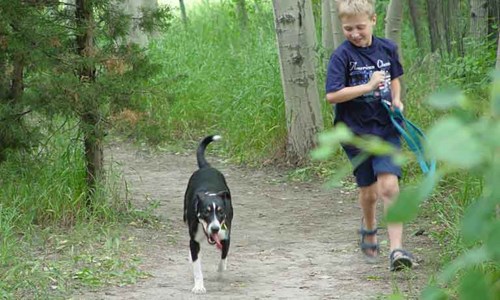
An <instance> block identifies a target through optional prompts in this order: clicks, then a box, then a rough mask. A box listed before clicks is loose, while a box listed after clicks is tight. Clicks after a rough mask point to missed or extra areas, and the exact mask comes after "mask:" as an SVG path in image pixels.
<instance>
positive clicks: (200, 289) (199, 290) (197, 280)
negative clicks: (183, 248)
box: [189, 240, 206, 294]
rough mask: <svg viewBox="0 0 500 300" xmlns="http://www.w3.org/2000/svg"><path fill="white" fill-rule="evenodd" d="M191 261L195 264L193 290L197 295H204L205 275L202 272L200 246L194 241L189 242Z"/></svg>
mask: <svg viewBox="0 0 500 300" xmlns="http://www.w3.org/2000/svg"><path fill="white" fill-rule="evenodd" d="M189 250H190V252H191V260H192V262H193V277H194V287H193V289H192V290H191V291H192V292H193V293H195V294H204V293H205V292H206V290H205V286H204V284H203V273H202V272H201V257H200V244H199V243H198V242H196V241H194V240H191V241H190V242H189Z"/></svg>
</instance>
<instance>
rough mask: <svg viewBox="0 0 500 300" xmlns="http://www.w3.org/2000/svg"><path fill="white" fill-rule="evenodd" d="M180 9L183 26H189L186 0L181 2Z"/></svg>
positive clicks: (180, 0)
mask: <svg viewBox="0 0 500 300" xmlns="http://www.w3.org/2000/svg"><path fill="white" fill-rule="evenodd" d="M179 8H180V9H181V18H182V24H184V26H187V24H188V18H187V14H186V5H184V0H179Z"/></svg>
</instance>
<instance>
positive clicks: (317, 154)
mask: <svg viewBox="0 0 500 300" xmlns="http://www.w3.org/2000/svg"><path fill="white" fill-rule="evenodd" d="M335 150H336V147H335V146H330V147H329V146H325V145H323V146H320V147H318V148H315V149H313V150H312V151H311V158H312V159H314V160H326V159H328V158H329V157H330V156H331V155H332V154H333V153H334V152H335Z"/></svg>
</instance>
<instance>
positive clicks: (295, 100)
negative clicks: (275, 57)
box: [273, 0, 323, 163]
mask: <svg viewBox="0 0 500 300" xmlns="http://www.w3.org/2000/svg"><path fill="white" fill-rule="evenodd" d="M273 6H274V17H275V25H276V36H277V43H278V49H279V58H280V67H281V78H282V84H283V92H284V96H285V110H286V120H287V130H288V138H287V155H288V159H289V161H290V162H292V163H300V162H301V161H305V160H307V158H308V157H309V151H310V150H311V149H312V148H313V147H314V146H315V138H316V134H317V133H318V131H320V130H321V129H322V128H323V118H322V115H321V105H320V100H319V93H318V85H317V80H316V72H315V65H316V63H315V57H316V52H315V48H316V44H317V41H316V34H315V27H314V19H313V13H312V6H311V0H273Z"/></svg>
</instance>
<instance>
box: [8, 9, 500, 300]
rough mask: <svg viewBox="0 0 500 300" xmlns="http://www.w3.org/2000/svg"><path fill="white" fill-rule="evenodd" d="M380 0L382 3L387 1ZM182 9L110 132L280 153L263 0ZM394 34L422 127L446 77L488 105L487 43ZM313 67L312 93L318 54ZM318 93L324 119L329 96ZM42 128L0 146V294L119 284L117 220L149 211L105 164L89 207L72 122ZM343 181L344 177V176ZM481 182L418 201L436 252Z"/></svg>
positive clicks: (451, 246)
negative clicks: (37, 136) (133, 203)
mask: <svg viewBox="0 0 500 300" xmlns="http://www.w3.org/2000/svg"><path fill="white" fill-rule="evenodd" d="M380 3H381V4H380V5H382V6H384V5H385V4H386V3H387V1H381V2H380ZM379 8H380V7H379ZM188 13H189V16H188V17H189V19H190V24H189V26H188V27H187V28H185V27H184V26H183V25H182V24H181V23H180V22H178V21H177V22H174V24H173V25H172V27H171V28H170V29H169V30H168V31H167V32H165V33H163V35H162V36H161V37H159V38H157V40H156V42H155V43H154V44H153V45H151V48H150V49H149V52H148V53H149V55H151V58H152V60H153V62H154V63H158V64H160V65H161V66H162V70H163V71H162V73H161V74H159V75H157V76H155V77H152V78H150V80H148V81H147V82H144V85H145V86H146V87H148V88H150V89H151V90H152V89H155V90H156V92H155V93H151V94H147V95H144V96H141V97H139V98H136V99H134V101H135V105H136V107H137V110H138V111H137V112H133V113H137V115H136V116H137V117H138V120H139V121H138V122H136V121H134V115H129V116H128V117H127V118H124V119H121V120H120V122H116V123H115V125H116V127H115V129H116V132H120V133H121V134H126V135H128V136H129V137H132V138H135V139H137V140H139V141H143V140H146V141H148V142H150V143H151V144H155V145H158V144H159V145H161V146H162V147H165V146H168V147H169V149H171V148H172V147H175V148H177V149H179V148H182V146H184V145H183V143H188V144H190V146H191V145H192V143H195V142H197V141H198V140H199V138H200V137H201V136H204V135H206V134H212V133H218V134H221V135H222V136H223V137H224V143H223V144H222V146H223V147H222V148H223V150H221V152H222V153H219V154H221V155H224V156H225V157H227V158H229V159H230V160H232V161H234V162H239V163H245V164H253V165H256V166H260V165H263V164H266V163H269V162H280V161H281V160H282V159H283V158H284V150H285V145H286V134H287V133H286V120H285V112H284V111H285V109H284V99H283V92H282V87H281V77H280V67H279V63H278V52H277V48H276V41H275V32H274V24H273V18H274V17H273V13H272V9H271V7H270V6H269V1H267V2H262V5H261V6H260V7H259V8H257V7H256V6H249V19H250V21H249V25H248V27H247V28H245V29H242V28H240V27H239V22H238V21H237V20H236V15H235V13H234V7H232V5H231V3H230V1H221V2H217V3H210V4H208V2H206V3H204V4H202V5H200V6H196V7H193V8H192V9H190V10H189V11H188ZM382 16H383V14H380V15H379V24H378V25H379V26H378V27H377V32H379V33H380V32H381V28H382V27H380V25H382V24H383V22H382V20H383V17H382ZM402 42H403V46H404V67H405V76H404V80H405V84H406V87H407V90H406V97H405V99H404V100H405V101H406V106H405V107H406V112H405V113H406V116H407V117H408V118H409V119H411V120H412V121H413V122H415V123H416V124H418V125H419V126H421V127H422V128H429V127H430V126H431V125H432V124H433V123H434V122H435V121H436V120H437V119H438V118H440V117H442V115H443V114H444V113H441V112H439V113H438V112H436V111H433V110H431V109H430V107H429V106H428V105H427V104H426V102H425V100H426V98H427V97H428V96H429V95H431V94H432V93H433V92H434V91H436V90H439V89H442V88H444V87H446V86H449V85H453V86H458V87H459V88H460V89H462V90H464V91H465V92H466V94H467V95H469V96H471V97H473V98H472V99H474V100H475V102H474V103H475V104H476V105H475V106H476V107H475V108H474V109H475V110H477V112H474V113H475V114H476V115H478V114H480V113H481V112H485V111H487V109H488V106H487V105H485V103H486V101H485V100H486V99H487V95H488V90H487V88H486V83H487V79H486V78H487V74H486V72H487V70H488V69H489V68H491V66H492V62H493V60H492V59H491V58H492V57H494V50H493V47H492V46H491V45H487V44H485V45H480V46H475V45H470V46H471V47H472V48H474V49H475V50H474V51H471V52H469V54H468V55H467V56H466V57H464V58H460V59H457V58H455V57H440V56H438V55H425V56H423V55H422V54H421V53H422V50H420V49H418V47H416V45H415V42H414V41H413V40H412V36H411V33H410V32H409V27H408V24H405V26H404V31H403V41H402ZM490 60H491V62H490ZM318 61H321V57H320V56H319V57H318ZM318 70H319V71H318V76H317V78H318V88H319V89H320V95H321V97H323V95H324V92H323V81H324V77H325V74H324V72H325V70H324V66H318ZM464 72H465V73H464ZM322 103H323V115H324V120H325V127H326V128H328V127H330V126H331V125H330V124H331V108H330V106H329V105H327V104H326V102H325V101H323V102H322ZM139 111H141V112H139ZM39 125H40V126H39V127H40V128H49V127H47V126H45V125H46V124H39ZM73 126H74V124H73ZM43 133H44V134H45V135H46V136H50V137H51V138H50V139H48V140H46V143H45V144H44V145H43V146H40V147H39V148H37V149H32V150H31V151H27V152H23V153H11V154H10V155H9V156H8V159H7V161H6V162H5V163H3V164H2V165H1V166H0V185H1V186H2V188H1V189H0V232H1V235H0V241H1V244H0V298H7V299H10V298H12V299H15V298H40V299H44V298H48V297H60V298H64V297H67V296H68V295H69V294H71V291H72V290H74V289H76V288H88V287H94V286H101V285H107V284H115V285H120V284H126V283H130V282H134V281H135V280H137V279H138V278H141V277H144V276H147V274H145V273H143V272H141V271H140V270H139V269H138V267H137V266H138V264H139V262H138V259H137V257H135V256H134V255H133V254H132V253H134V251H135V249H134V245H133V243H132V242H131V241H129V240H127V239H126V234H123V232H122V230H123V224H124V223H126V222H127V221H130V220H135V219H150V218H152V216H151V215H150V212H148V211H145V212H142V211H134V210H132V208H131V207H130V205H129V203H125V202H124V201H123V199H122V197H120V195H119V189H120V188H121V186H120V185H119V184H118V179H117V177H116V176H117V174H116V172H114V171H113V170H112V169H110V172H109V176H110V177H109V179H110V180H108V181H107V184H106V185H105V186H100V187H99V189H98V190H97V192H96V196H97V197H96V200H95V201H96V205H95V207H94V211H93V212H89V210H88V209H86V207H85V199H84V194H85V193H84V191H85V173H84V161H83V153H82V147H81V145H80V141H78V140H75V136H77V134H76V131H75V127H71V126H70V125H67V126H64V127H63V128H62V130H61V131H53V132H48V130H47V132H43ZM179 145H180V146H179ZM347 163H348V162H347V160H346V158H345V155H344V154H343V153H342V152H341V151H338V152H337V153H336V154H335V156H334V157H333V158H332V159H331V160H329V161H326V162H312V163H311V164H309V165H305V166H302V167H301V168H300V169H295V170H291V171H289V173H288V178H289V179H290V180H302V181H303V180H326V179H327V178H329V177H331V176H334V175H335V174H337V173H338V172H339V170H341V169H342V166H344V165H346V164H347ZM418 175H419V171H418V167H417V164H416V163H415V162H411V163H410V164H409V165H408V166H407V167H406V168H405V181H404V183H405V184H410V183H412V181H415V180H417V178H418ZM344 184H345V185H346V186H349V187H352V182H348V181H345V182H344ZM482 185H483V183H482V181H481V180H480V179H479V178H478V177H477V176H475V175H474V174H469V173H467V172H465V173H455V174H451V175H449V176H448V177H446V178H445V179H444V180H443V182H442V184H441V185H440V186H439V188H438V190H437V191H436V192H435V194H434V197H433V199H431V200H430V201H428V202H426V203H425V204H424V206H423V210H422V212H421V214H424V215H425V216H426V217H430V218H431V219H432V221H431V222H432V224H434V227H433V228H434V230H433V232H432V233H431V234H432V236H433V237H434V238H435V240H436V242H437V243H439V244H440V245H442V251H441V253H440V255H441V258H442V263H443V264H444V263H446V262H449V261H451V260H453V259H454V258H455V257H457V256H458V255H459V254H461V253H463V252H464V251H467V249H468V245H466V244H464V242H463V241H462V238H461V232H460V220H461V218H462V216H463V213H464V210H465V209H466V207H467V206H468V205H469V204H470V203H471V202H473V201H474V199H475V197H477V196H478V195H479V194H480V193H481V191H482ZM128 223H129V222H128ZM138 223H140V222H138ZM124 237H125V238H124ZM83 241H85V242H83ZM484 269H485V270H486V272H487V274H489V275H491V276H495V274H496V275H498V274H499V271H498V266H491V265H487V266H484ZM455 292H456V290H455Z"/></svg>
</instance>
